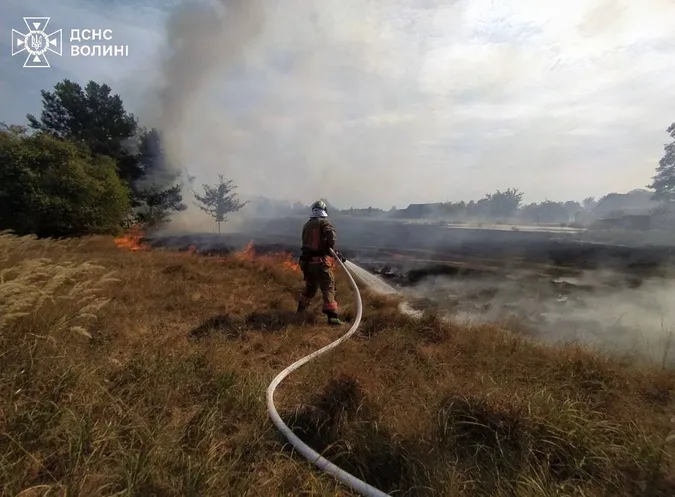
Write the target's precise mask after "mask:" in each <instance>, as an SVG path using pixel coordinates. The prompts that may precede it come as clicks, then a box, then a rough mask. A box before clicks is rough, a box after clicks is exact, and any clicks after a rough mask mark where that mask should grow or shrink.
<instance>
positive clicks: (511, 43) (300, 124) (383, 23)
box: [0, 0, 675, 208]
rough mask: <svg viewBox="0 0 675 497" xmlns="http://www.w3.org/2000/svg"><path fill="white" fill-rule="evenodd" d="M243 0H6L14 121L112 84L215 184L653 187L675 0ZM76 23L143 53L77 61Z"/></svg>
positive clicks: (671, 59)
mask: <svg viewBox="0 0 675 497" xmlns="http://www.w3.org/2000/svg"><path fill="white" fill-rule="evenodd" d="M241 1H242V0H217V1H215V3H216V4H218V5H216V7H218V8H217V9H215V8H213V7H211V8H208V6H207V4H205V2H201V4H202V7H200V8H196V7H190V6H188V4H185V3H181V2H159V1H155V2H151V3H149V2H136V1H131V0H117V1H116V2H112V1H109V0H108V1H102V0H98V1H93V0H86V1H85V0H61V1H60V2H43V1H42V2H41V1H37V0H21V1H19V0H2V5H1V6H0V29H2V32H4V33H5V36H3V38H2V39H3V40H4V41H2V47H3V48H2V54H1V55H0V62H1V64H2V65H1V66H0V67H2V69H1V70H0V120H3V121H7V122H14V123H21V122H24V120H25V117H24V116H25V114H26V113H27V112H33V113H36V112H39V109H40V95H39V90H40V89H43V88H51V87H52V86H53V85H54V83H56V82H57V81H59V80H61V79H63V78H65V77H67V78H70V79H73V80H76V81H78V82H81V83H83V84H84V83H86V81H88V80H90V79H94V80H97V81H99V82H108V83H109V84H110V85H111V86H112V87H113V90H114V91H116V92H118V93H120V95H121V96H122V98H123V99H124V101H125V103H126V105H127V108H128V109H129V110H130V111H132V112H134V113H136V114H137V115H138V116H139V117H140V118H141V120H143V121H144V122H146V123H148V124H155V125H159V126H161V127H163V128H165V131H166V132H167V134H168V135H169V136H170V137H171V143H172V149H171V153H172V156H173V158H174V160H175V161H176V162H177V163H178V162H180V163H184V164H186V165H187V166H188V167H189V169H190V170H191V172H193V173H194V174H196V175H197V176H198V179H199V181H207V182H210V181H212V180H214V178H215V177H216V174H217V173H218V172H221V173H224V174H225V175H226V176H227V177H228V178H232V179H234V180H235V181H236V182H237V183H238V184H239V185H240V188H239V191H240V192H241V193H244V194H252V193H260V194H263V195H267V196H271V197H276V198H289V199H298V200H302V201H305V202H309V201H311V200H312V199H314V198H316V197H327V198H329V199H330V200H331V202H332V203H334V204H336V205H338V206H339V207H349V206H369V205H372V206H378V207H383V208H389V207H391V206H392V205H396V206H398V207H404V206H405V205H407V204H408V203H411V202H426V201H445V200H469V199H471V198H474V199H477V198H480V197H482V196H483V195H484V194H485V193H486V192H488V191H492V190H495V189H506V188H508V187H517V188H520V189H521V190H523V191H524V192H525V194H526V197H525V200H526V201H540V200H543V199H546V198H548V199H551V200H567V199H582V198H583V197H586V196H601V195H603V194H605V193H608V192H610V191H628V190H631V189H633V188H643V187H644V186H645V185H646V184H648V183H649V182H650V178H651V176H652V175H653V173H654V167H655V166H656V165H657V163H658V160H659V158H660V157H661V155H662V147H663V144H664V143H666V142H667V141H668V135H667V134H666V133H665V128H667V127H668V125H670V124H671V122H673V121H675V92H674V91H673V88H674V87H675V30H673V22H674V21H673V20H674V19H675V1H673V0H642V1H641V2H637V1H629V0H625V1H611V0H606V1H604V0H599V1H582V0H568V1H566V2H542V1H541V0H500V1H496V0H495V1H485V0H470V1H461V0H457V1H451V0H448V1H433V0H407V1H403V0H400V1H396V0H278V1H270V0H267V1H265V0H247V1H245V2H244V3H243V4H242V3H241ZM221 4H222V5H225V6H232V5H235V8H234V10H229V11H228V10H225V11H224V12H225V14H224V17H219V15H223V14H222V12H223V9H222V5H221ZM228 12H229V14H228ZM23 16H51V18H52V19H51V22H50V25H49V26H48V29H47V31H48V32H51V31H53V30H56V29H58V28H62V29H63V30H64V55H63V56H62V57H58V56H55V55H53V54H50V55H49V60H50V61H51V62H52V67H51V68H49V69H24V68H22V64H23V61H24V60H25V56H22V55H20V56H17V57H11V50H10V46H9V40H10V31H11V29H12V28H15V29H18V30H19V31H25V29H24V28H25V25H24V23H23V19H22V17H23ZM167 26H169V27H168V28H167ZM71 28H101V29H106V28H110V29H112V30H113V37H114V39H113V40H112V41H111V42H110V43H117V44H128V45H129V47H130V48H129V49H130V57H128V58H92V57H87V58H85V57H79V58H77V57H70V56H69V53H70V43H69V41H68V36H67V34H68V33H69V30H70V29H71ZM172 48H174V49H176V54H175V56H174V57H172V58H170V59H168V60H167V56H168V54H169V53H170V52H171V49H172ZM161 88H163V89H164V90H163V92H162V93H160V89H161Z"/></svg>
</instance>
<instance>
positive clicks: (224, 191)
mask: <svg viewBox="0 0 675 497" xmlns="http://www.w3.org/2000/svg"><path fill="white" fill-rule="evenodd" d="M202 188H204V195H198V194H197V193H195V192H194V191H193V192H192V193H193V194H194V196H195V205H196V206H197V207H199V209H201V210H202V211H203V212H205V213H207V214H208V215H209V216H211V217H213V218H214V220H215V221H216V223H217V224H218V233H220V223H224V222H226V221H227V218H226V217H225V215H226V214H228V213H230V212H237V211H238V210H240V209H241V208H242V207H244V206H245V205H246V204H248V201H246V202H240V201H239V200H238V199H237V196H236V194H235V193H232V192H233V191H234V190H235V189H236V188H237V187H236V186H235V185H234V184H233V183H232V180H228V181H225V180H224V179H223V176H222V175H221V174H219V175H218V184H216V185H214V186H209V185H202Z"/></svg>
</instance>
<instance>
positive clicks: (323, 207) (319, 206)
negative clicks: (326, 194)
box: [312, 200, 328, 212]
mask: <svg viewBox="0 0 675 497" xmlns="http://www.w3.org/2000/svg"><path fill="white" fill-rule="evenodd" d="M314 209H320V210H322V211H326V212H328V206H327V205H326V202H324V201H323V200H317V201H316V202H314V203H313V204H312V210H314Z"/></svg>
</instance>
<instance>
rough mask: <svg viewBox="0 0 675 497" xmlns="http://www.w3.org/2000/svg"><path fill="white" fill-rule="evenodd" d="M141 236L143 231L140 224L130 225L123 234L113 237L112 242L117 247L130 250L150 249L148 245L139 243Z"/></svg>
mask: <svg viewBox="0 0 675 497" xmlns="http://www.w3.org/2000/svg"><path fill="white" fill-rule="evenodd" d="M142 238H143V231H141V228H140V226H132V227H131V229H129V231H127V232H126V233H125V234H124V235H122V236H120V237H117V238H115V240H114V242H115V245H117V246H118V247H119V248H123V249H127V250H131V251H132V252H138V251H139V250H143V251H147V250H150V246H149V245H146V244H145V243H141V239H142Z"/></svg>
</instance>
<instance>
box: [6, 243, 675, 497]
mask: <svg viewBox="0 0 675 497" xmlns="http://www.w3.org/2000/svg"><path fill="white" fill-rule="evenodd" d="M127 239H130V238H127ZM141 240H142V237H141V236H139V237H138V238H136V239H135V241H133V242H130V243H127V242H124V243H120V241H119V240H118V241H116V243H113V242H112V241H111V240H110V239H108V238H91V239H86V240H82V241H59V242H56V241H50V240H35V239H32V238H17V237H14V236H11V235H7V234H4V235H1V236H0V319H1V320H3V321H2V322H3V324H2V327H1V329H2V332H1V335H0V350H1V351H2V352H0V395H1V397H0V398H1V399H2V400H0V481H1V483H2V488H3V492H2V494H3V495H18V494H21V495H23V496H28V495H87V496H90V495H91V496H95V495H153V494H154V495H176V496H189V495H200V496H201V495H204V496H209V495H214V496H216V495H218V496H221V495H225V496H227V495H232V496H234V495H250V496H258V495H303V494H308V495H326V496H328V495H331V496H335V495H349V492H347V491H346V490H345V489H344V488H341V487H340V486H338V485H336V484H335V482H333V481H332V479H331V478H329V477H327V476H323V475H321V474H320V473H318V472H317V471H316V470H315V469H314V468H313V467H311V466H310V465H309V464H308V463H306V462H304V461H303V460H300V459H299V458H297V457H295V456H291V454H290V452H288V451H285V450H283V446H284V443H283V441H282V440H281V439H280V438H279V436H278V435H277V433H276V432H275V431H274V430H273V429H272V428H271V426H270V423H269V422H268V421H267V417H266V411H265V405H264V391H265V388H266V385H267V384H268V382H269V381H270V380H271V378H272V377H273V376H274V375H275V374H276V373H277V372H278V371H279V370H280V369H281V368H283V367H285V366H286V365H288V364H289V363H290V362H292V361H293V360H294V359H296V358H298V357H300V356H301V355H304V354H306V353H308V352H310V351H312V350H315V349H316V348H318V347H320V346H322V345H325V344H327V343H328V342H330V341H331V340H332V339H334V338H336V337H337V336H338V335H339V334H340V333H341V331H339V330H333V329H330V328H328V327H325V326H323V323H324V321H323V319H320V313H319V302H318V299H317V302H316V303H315V307H313V312H312V313H310V315H309V316H307V317H305V318H304V319H301V318H299V317H298V316H297V315H296V314H295V313H294V312H293V311H294V308H295V296H296V295H297V292H298V291H299V290H300V289H301V285H302V281H301V278H300V277H299V275H298V273H297V267H296V266H294V265H293V261H292V260H291V258H290V257H289V256H287V255H285V254H269V255H257V254H255V251H254V249H253V246H250V247H248V248H247V249H245V250H243V251H242V252H240V253H237V254H233V255H232V256H229V257H206V256H197V255H195V254H192V253H174V252H164V251H158V250H154V251H149V250H147V249H146V248H143V249H138V248H135V247H137V245H141V246H142V242H141ZM120 247H122V248H124V249H128V250H120ZM338 289H339V290H340V294H339V295H338V297H339V299H340V301H341V303H342V305H343V307H344V309H345V311H346V315H347V316H346V317H347V318H348V319H349V318H350V317H351V316H350V315H349V312H350V311H349V309H350V306H351V298H352V296H351V295H350V294H349V293H348V286H347V284H346V282H345V280H344V279H343V278H342V277H341V275H339V274H338ZM365 304H366V308H365V320H364V325H363V328H362V331H361V332H360V333H359V335H358V337H357V338H355V339H354V340H351V341H348V342H347V343H345V344H344V345H343V346H342V347H341V348H340V349H338V350H336V351H335V352H334V353H331V354H329V356H327V357H324V358H321V359H320V360H319V361H318V363H317V364H316V365H315V366H314V365H310V366H307V367H306V368H303V369H300V370H299V371H298V372H297V373H296V374H294V375H293V376H291V378H289V380H288V381H287V383H284V385H283V386H282V387H281V388H280V390H279V394H278V404H279V407H280V411H282V413H283V416H284V417H285V419H286V420H287V421H288V422H289V423H290V424H291V425H292V426H293V427H294V429H295V430H296V431H297V433H299V434H300V436H301V437H302V438H304V439H305V440H307V441H308V442H309V443H311V444H312V445H313V446H314V447H315V448H316V449H318V450H321V451H324V452H325V453H326V455H328V456H329V457H331V458H332V459H333V460H334V461H335V462H336V463H338V464H339V465H341V466H343V467H345V469H348V470H349V471H351V472H353V473H355V474H357V475H360V476H362V477H363V478H365V479H366V480H367V481H369V482H370V483H372V484H375V485H377V486H379V487H380V488H382V489H383V490H385V491H387V492H391V493H392V494H393V495H460V496H482V495H497V496H500V495H504V496H506V495H509V496H510V495H517V496H547V495H550V496H553V495H580V496H581V495H584V496H604V495H612V496H614V495H635V496H638V495H640V496H642V495H644V496H666V495H668V496H670V495H674V494H675V481H674V479H673V474H674V473H673V469H672V466H671V448H670V447H669V445H668V443H666V440H667V438H668V436H669V435H670V433H671V432H672V429H673V425H672V422H671V419H672V418H673V416H674V415H675V410H674V409H673V407H674V404H673V395H674V388H675V376H674V375H673V373H672V372H670V371H667V370H661V369H655V368H648V367H646V366H639V365H636V364H628V363H619V362H617V361H614V360H611V359H608V358H605V357H600V356H598V355H594V354H592V353H590V352H588V351H584V350H582V349H579V348H577V347H574V346H568V347H563V348H557V349H553V348H548V347H544V346H542V345H537V344H534V343H531V342H529V341H528V340H527V339H525V338H523V337H522V336H519V335H517V334H511V333H509V332H508V331H506V330H503V329H500V328H498V327H489V326H482V327H472V328H462V327H454V326H452V325H448V324H446V323H444V322H443V321H442V320H440V319H438V318H437V317H435V316H434V315H433V313H431V314H428V315H426V316H425V317H424V318H423V319H422V320H414V319H411V318H408V317H405V316H403V315H401V314H399V313H397V311H396V305H397V302H396V301H395V299H392V298H381V297H376V296H373V295H366V297H365Z"/></svg>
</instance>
